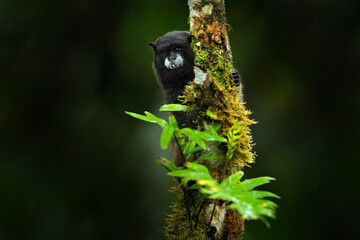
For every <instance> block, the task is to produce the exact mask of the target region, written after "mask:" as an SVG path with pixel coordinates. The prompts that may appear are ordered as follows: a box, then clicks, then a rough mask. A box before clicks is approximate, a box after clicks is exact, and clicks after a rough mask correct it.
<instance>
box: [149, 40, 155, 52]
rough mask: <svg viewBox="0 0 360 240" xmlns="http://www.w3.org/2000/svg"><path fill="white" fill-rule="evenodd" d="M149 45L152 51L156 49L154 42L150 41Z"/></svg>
mask: <svg viewBox="0 0 360 240" xmlns="http://www.w3.org/2000/svg"><path fill="white" fill-rule="evenodd" d="M149 46H150V47H152V48H153V49H154V51H156V43H153V42H150V43H149Z"/></svg>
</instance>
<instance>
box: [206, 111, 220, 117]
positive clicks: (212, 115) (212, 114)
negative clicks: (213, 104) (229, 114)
mask: <svg viewBox="0 0 360 240" xmlns="http://www.w3.org/2000/svg"><path fill="white" fill-rule="evenodd" d="M206 115H208V116H209V117H210V118H212V119H218V117H217V116H216V115H215V114H214V113H212V112H211V111H210V110H209V109H208V110H207V111H206Z"/></svg>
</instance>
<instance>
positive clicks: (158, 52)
mask: <svg viewBox="0 0 360 240" xmlns="http://www.w3.org/2000/svg"><path fill="white" fill-rule="evenodd" d="M149 45H150V46H151V47H152V48H153V49H154V53H155V58H154V63H153V66H154V68H155V70H156V74H157V76H158V80H159V81H160V83H161V84H162V85H163V87H165V85H169V84H170V85H173V84H177V85H179V84H181V85H183V84H186V83H187V82H188V81H191V80H193V79H192V78H193V66H194V52H193V50H192V48H191V35H190V33H189V32H186V31H173V32H169V33H167V34H165V35H164V36H162V37H160V38H158V39H157V40H156V41H155V42H153V43H149Z"/></svg>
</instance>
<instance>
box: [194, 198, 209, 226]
mask: <svg viewBox="0 0 360 240" xmlns="http://www.w3.org/2000/svg"><path fill="white" fill-rule="evenodd" d="M206 202H207V199H206V198H205V200H204V201H203V202H202V203H201V205H200V207H199V211H198V213H197V216H196V221H195V230H196V229H197V225H198V222H199V217H200V214H201V210H202V209H203V207H204V205H205V203H206Z"/></svg>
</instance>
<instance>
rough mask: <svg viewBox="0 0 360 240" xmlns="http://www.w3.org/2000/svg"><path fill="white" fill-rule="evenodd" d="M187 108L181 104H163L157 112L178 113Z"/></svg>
mask: <svg viewBox="0 0 360 240" xmlns="http://www.w3.org/2000/svg"><path fill="white" fill-rule="evenodd" d="M187 108H188V106H186V105H182V104H165V105H163V106H161V107H160V109H159V111H161V112H164V111H171V112H178V111H185V110H186V109H187Z"/></svg>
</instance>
